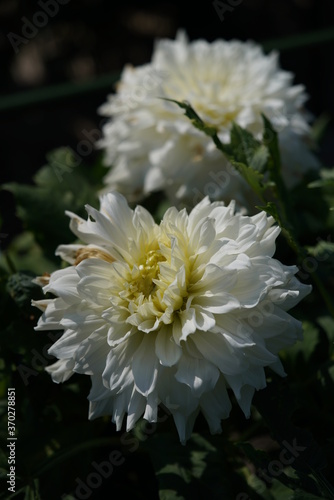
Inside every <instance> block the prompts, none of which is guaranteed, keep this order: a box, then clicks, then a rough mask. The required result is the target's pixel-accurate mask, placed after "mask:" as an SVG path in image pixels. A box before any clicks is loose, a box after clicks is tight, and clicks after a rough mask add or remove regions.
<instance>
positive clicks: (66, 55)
mask: <svg viewBox="0 0 334 500" xmlns="http://www.w3.org/2000/svg"><path fill="white" fill-rule="evenodd" d="M49 1H51V2H54V1H56V0H49ZM62 1H65V0H62ZM41 3H43V4H45V3H47V1H46V0H40V3H38V2H33V1H23V0H0V19H1V24H0V26H1V31H0V56H1V68H2V70H1V81H0V132H1V145H2V149H3V151H2V162H1V182H7V181H12V180H16V181H18V182H26V183H30V182H32V175H33V174H34V172H36V170H38V168H40V167H41V166H42V165H43V164H45V155H46V153H47V152H48V151H50V150H51V149H53V148H57V147H59V146H64V145H69V146H71V147H72V148H73V149H74V150H75V149H76V147H77V146H78V144H79V143H80V141H81V140H82V139H83V136H82V130H83V129H86V130H100V128H101V127H100V125H101V117H99V116H98V114H97V111H96V110H97V107H98V106H99V105H101V104H102V103H103V102H104V100H105V98H106V95H107V94H108V93H110V92H111V91H112V83H111V82H112V78H110V79H109V80H108V81H107V82H106V83H103V82H102V83H97V84H96V85H95V88H94V85H93V87H92V88H90V90H89V91H82V89H81V87H80V85H82V84H85V83H88V84H89V82H91V81H93V80H94V79H98V78H100V77H102V76H105V75H111V76H115V75H117V74H119V72H120V71H121V69H122V67H123V66H124V65H125V64H126V63H129V62H131V63H132V64H134V65H139V64H143V63H146V62H148V61H149V60H150V58H151V54H152V49H153V43H154V39H155V38H157V37H168V38H174V37H175V34H176V31H177V30H178V29H179V28H184V29H185V30H186V32H187V33H188V36H189V38H190V39H191V40H193V39H196V38H205V39H207V40H208V41H213V40H215V39H216V38H225V39H231V38H237V39H241V40H247V39H252V40H255V41H256V42H260V43H262V42H266V45H265V47H266V48H267V49H269V48H272V47H276V48H278V49H281V50H280V54H281V55H280V61H281V66H282V67H283V68H284V69H286V70H290V71H292V72H293V73H294V74H295V83H303V84H304V85H305V86H306V89H307V92H308V94H309V96H310V99H309V101H308V103H307V107H308V109H309V110H310V111H311V112H312V113H313V114H314V116H315V117H319V116H320V115H322V114H323V113H324V112H326V113H328V115H329V117H331V116H333V114H334V97H333V88H334V85H333V84H334V57H333V48H334V2H333V1H332V0H321V1H319V0H279V1H278V0H243V1H241V3H240V4H238V5H237V6H235V7H234V10H233V11H232V12H226V13H225V14H224V20H223V21H221V19H220V18H219V15H218V13H217V12H216V10H215V6H214V2H211V1H198V2H195V1H193V2H180V1H168V2H140V3H139V2H137V3H135V2H129V1H127V2H112V1H111V0H69V1H68V3H67V4H63V5H60V4H57V5H58V6H59V10H58V12H57V14H55V15H54V16H53V17H51V16H48V21H47V23H46V24H45V26H43V27H41V28H38V29H37V33H36V34H35V36H33V37H31V39H30V40H28V39H27V38H25V40H26V41H28V43H23V42H22V43H21V42H20V39H16V40H18V42H17V53H15V51H14V48H13V46H12V44H11V42H10V40H9V38H8V34H9V33H14V34H15V35H18V36H24V35H23V32H22V29H23V28H24V25H25V24H26V19H27V20H28V22H29V21H30V22H31V21H33V22H34V20H35V21H36V19H37V22H41V23H42V24H43V17H37V18H36V13H37V12H40V11H42V12H43V9H42V8H41ZM225 3H228V0H226V2H225ZM233 3H234V5H235V4H236V3H238V2H236V1H235V0H234V2H232V1H231V4H233ZM216 5H217V3H216ZM34 16H35V17H34ZM330 28H332V30H333V31H332V33H331V32H329V30H330ZM311 32H322V33H320V36H322V37H323V38H324V40H323V41H322V42H321V43H319V41H318V42H316V41H314V40H313V42H312V39H310V43H308V44H307V45H305V44H303V45H302V46H295V47H294V48H291V43H292V45H296V44H297V43H298V36H300V35H303V34H306V33H311ZM292 36H297V40H296V41H295V42H293V41H292V42H291V41H290V40H289V37H292ZM311 38H312V37H311ZM325 38H326V39H325ZM276 39H277V40H278V41H275V40H276ZM268 41H269V43H268ZM282 42H283V44H284V42H286V43H287V44H288V45H289V47H284V46H283V45H282ZM66 83H67V84H68V85H67V86H66V88H65V89H63V88H61V90H60V95H59V96H58V97H57V98H55V91H54V89H53V88H51V90H50V92H49V93H48V95H47V96H46V97H45V96H44V94H43V91H44V89H45V88H47V87H49V86H54V85H57V84H66ZM28 91H35V92H34V94H33V95H32V94H29V95H26V96H24V97H23V101H20V100H19V99H22V96H20V93H21V92H28ZM69 92H70V95H69ZM13 96H16V97H13ZM332 135H333V125H332V121H331V122H330V123H329V125H328V127H327V131H326V133H325V135H324V137H323V139H322V141H321V144H320V146H321V148H320V150H319V155H320V157H321V158H322V160H323V162H324V164H326V165H331V164H332V160H333V152H334V151H333V141H332ZM85 160H86V161H87V162H89V161H94V154H92V155H87V157H86V158H85ZM0 200H1V201H0V213H1V217H2V220H3V227H2V229H1V232H2V233H5V234H8V237H6V238H5V240H3V242H2V243H3V245H4V246H6V245H7V244H8V243H9V242H10V241H11V239H12V237H13V236H14V235H15V234H16V233H17V232H18V231H20V223H19V221H18V220H17V219H16V217H15V215H14V212H15V204H14V201H13V199H12V195H11V194H10V193H8V192H4V191H2V192H1V193H0Z"/></svg>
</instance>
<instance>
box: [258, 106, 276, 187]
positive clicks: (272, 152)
mask: <svg viewBox="0 0 334 500" xmlns="http://www.w3.org/2000/svg"><path fill="white" fill-rule="evenodd" d="M262 119H263V126H264V132H263V142H264V144H266V146H267V148H268V150H269V159H268V169H269V175H270V179H271V180H272V181H273V182H275V183H276V184H277V182H280V179H281V177H280V175H281V155H280V149H279V143H278V134H277V132H276V130H275V129H274V127H273V126H272V124H271V123H270V121H269V120H268V118H267V117H266V116H265V115H262Z"/></svg>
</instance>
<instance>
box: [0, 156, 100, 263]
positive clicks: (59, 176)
mask: <svg viewBox="0 0 334 500" xmlns="http://www.w3.org/2000/svg"><path fill="white" fill-rule="evenodd" d="M47 160H48V165H46V166H45V167H43V168H41V169H40V170H39V171H38V172H37V174H36V175H35V177H34V181H35V185H33V186H30V185H23V184H18V183H15V182H13V183H9V184H5V185H4V186H3V187H4V188H5V189H7V190H9V191H11V192H12V193H13V194H14V196H15V199H16V203H17V215H18V217H19V218H20V219H21V220H22V221H23V223H24V226H25V228H27V229H28V230H30V231H32V232H33V233H34V235H35V238H36V242H37V243H38V244H39V245H41V246H42V248H43V249H44V250H45V251H46V253H47V256H48V257H49V258H51V259H54V251H55V249H56V247H57V246H58V245H59V244H60V243H70V242H72V241H73V240H74V236H73V234H72V232H71V231H70V229H69V220H68V217H66V215H65V210H70V211H73V212H75V213H77V214H78V215H79V216H84V215H85V210H84V205H85V204H86V203H89V204H92V205H96V204H97V197H96V189H94V186H93V185H92V184H91V183H90V182H88V181H87V180H86V179H85V178H84V177H83V176H82V175H80V169H78V168H77V169H76V170H75V169H74V167H75V165H76V164H75V158H74V156H73V154H72V153H71V151H69V150H68V149H67V148H60V149H57V150H55V151H52V152H51V153H49V154H48V155H47ZM80 168H81V166H80Z"/></svg>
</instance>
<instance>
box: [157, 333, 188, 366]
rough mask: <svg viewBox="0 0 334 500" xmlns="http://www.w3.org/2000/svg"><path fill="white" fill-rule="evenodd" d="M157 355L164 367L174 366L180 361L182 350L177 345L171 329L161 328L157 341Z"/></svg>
mask: <svg viewBox="0 0 334 500" xmlns="http://www.w3.org/2000/svg"><path fill="white" fill-rule="evenodd" d="M155 353H156V355H157V357H158V359H159V362H160V363H161V364H162V365H164V366H173V365H175V364H176V363H177V362H178V361H179V359H180V357H181V355H182V349H181V347H180V346H179V345H178V344H176V343H175V340H174V337H173V335H172V328H171V327H169V326H165V327H161V328H160V330H159V332H158V335H157V338H156V341H155Z"/></svg>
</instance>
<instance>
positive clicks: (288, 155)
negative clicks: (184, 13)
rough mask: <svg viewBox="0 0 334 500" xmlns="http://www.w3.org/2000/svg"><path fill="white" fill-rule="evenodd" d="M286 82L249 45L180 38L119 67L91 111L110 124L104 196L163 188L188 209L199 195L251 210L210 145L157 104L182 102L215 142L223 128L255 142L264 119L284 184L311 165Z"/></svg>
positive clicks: (246, 194)
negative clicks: (273, 133) (110, 90)
mask: <svg viewBox="0 0 334 500" xmlns="http://www.w3.org/2000/svg"><path fill="white" fill-rule="evenodd" d="M292 80H293V75H292V74H291V73H288V72H286V71H283V70H281V69H280V68H279V64H278V54H277V53H276V52H272V53H271V54H270V55H264V54H263V52H262V49H261V47H260V46H258V45H256V44H254V43H252V42H240V41H236V40H232V41H223V40H216V41H214V42H213V43H208V42H207V41H204V40H197V41H194V42H191V43H189V42H188V41H187V38H186V36H185V34H184V33H182V32H180V33H179V34H178V36H177V38H176V40H160V41H158V42H157V43H156V45H155V49H154V53H153V56H152V61H151V63H149V64H146V65H143V66H139V67H137V68H133V67H132V66H126V67H125V69H124V70H123V73H122V76H121V80H120V82H119V83H118V86H117V92H116V94H115V95H110V96H109V98H108V101H107V102H106V103H105V104H104V105H103V106H101V107H100V110H99V111H100V112H101V114H103V115H105V116H107V117H111V120H110V122H108V123H107V124H105V125H104V127H103V133H104V137H103V139H102V140H100V141H99V145H100V147H103V148H104V149H105V157H104V161H105V164H106V165H109V166H112V168H111V169H110V172H109V173H108V174H107V176H106V177H105V183H106V186H107V189H110V190H112V189H117V190H119V191H121V192H123V193H124V194H125V195H126V196H127V197H128V198H129V199H134V200H137V199H140V198H142V197H144V196H145V195H147V194H149V193H150V192H152V191H156V190H163V191H165V192H166V193H167V195H168V197H169V198H170V200H171V201H172V203H174V204H175V203H177V202H180V201H181V200H183V201H184V202H185V203H186V204H187V205H190V206H194V205H195V204H196V202H198V199H199V198H203V196H204V195H209V196H210V197H211V198H212V199H223V200H224V201H230V200H231V199H235V200H236V201H237V202H238V203H239V205H241V206H244V207H247V208H248V209H251V204H252V196H250V190H249V187H248V186H247V185H246V183H244V181H243V180H242V179H241V178H240V176H239V175H238V174H237V173H236V172H235V171H234V169H233V168H232V167H231V165H229V163H228V161H227V160H226V159H225V158H224V157H223V156H222V154H221V153H220V152H219V151H217V150H216V148H215V146H214V144H213V143H212V142H211V141H210V139H209V138H208V137H205V136H204V134H203V133H202V132H200V131H198V130H194V127H193V126H192V124H191V123H190V122H189V120H187V118H186V117H184V116H183V115H182V111H181V110H180V109H178V108H177V106H175V104H173V103H171V102H166V101H164V100H162V99H159V97H167V98H170V99H176V100H178V101H182V100H187V101H189V102H190V104H191V105H192V106H193V108H194V109H195V110H196V111H197V112H198V114H199V115H200V116H201V118H202V119H203V120H204V121H205V122H207V123H208V124H211V125H214V126H216V127H217V128H218V130H219V137H220V139H221V140H222V141H223V142H225V143H226V142H229V131H230V129H231V126H232V122H233V121H235V122H236V123H238V124H239V125H240V126H242V127H244V128H247V130H249V131H250V132H252V133H253V134H254V135H255V136H256V137H257V138H259V139H260V138H261V136H262V130H263V127H262V118H261V113H264V114H265V115H266V116H267V117H268V118H269V119H270V120H271V122H272V124H273V125H274V127H275V129H276V130H277V131H278V132H279V140H280V145H281V155H282V162H283V176H284V179H285V181H286V183H287V185H288V186H289V187H291V186H294V185H295V184H296V183H298V182H299V181H300V180H301V179H302V177H303V174H304V173H305V172H306V171H307V170H308V169H310V168H316V167H317V166H318V161H317V159H316V158H315V157H314V156H313V155H312V153H311V152H310V151H309V148H308V144H307V143H308V142H309V136H310V134H309V132H310V130H309V126H308V123H307V118H308V117H307V115H306V113H305V110H304V109H303V104H304V102H305V100H306V94H305V91H304V87H303V86H302V85H296V86H293V85H292ZM226 174H227V175H226ZM253 205H254V203H253Z"/></svg>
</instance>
